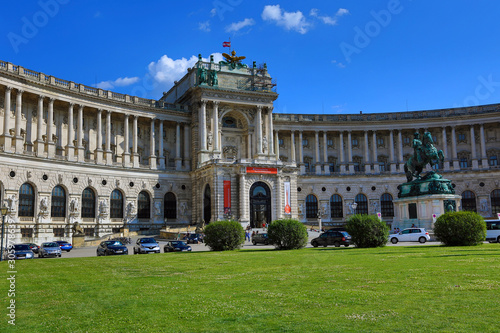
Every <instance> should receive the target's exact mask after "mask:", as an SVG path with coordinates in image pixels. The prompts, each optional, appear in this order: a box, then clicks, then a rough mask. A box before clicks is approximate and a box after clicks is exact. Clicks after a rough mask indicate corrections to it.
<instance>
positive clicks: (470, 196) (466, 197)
mask: <svg viewBox="0 0 500 333" xmlns="http://www.w3.org/2000/svg"><path fill="white" fill-rule="evenodd" d="M462 210H467V211H471V212H475V211H476V195H475V194H474V192H472V191H465V192H464V193H462Z"/></svg>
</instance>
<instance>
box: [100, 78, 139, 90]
mask: <svg viewBox="0 0 500 333" xmlns="http://www.w3.org/2000/svg"><path fill="white" fill-rule="evenodd" d="M139 80H140V79H139V78H138V77H120V78H118V79H116V80H114V81H102V82H99V83H97V84H95V85H94V86H95V87H96V88H100V89H104V90H110V89H113V88H115V87H126V86H129V85H131V84H134V83H136V82H138V81H139Z"/></svg>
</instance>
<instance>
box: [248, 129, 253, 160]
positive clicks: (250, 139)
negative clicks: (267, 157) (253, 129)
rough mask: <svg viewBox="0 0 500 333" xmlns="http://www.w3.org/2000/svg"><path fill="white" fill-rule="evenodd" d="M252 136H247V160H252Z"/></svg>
mask: <svg viewBox="0 0 500 333" xmlns="http://www.w3.org/2000/svg"><path fill="white" fill-rule="evenodd" d="M252 155H253V154H252V135H251V134H250V133H248V134H247V158H248V159H252Z"/></svg>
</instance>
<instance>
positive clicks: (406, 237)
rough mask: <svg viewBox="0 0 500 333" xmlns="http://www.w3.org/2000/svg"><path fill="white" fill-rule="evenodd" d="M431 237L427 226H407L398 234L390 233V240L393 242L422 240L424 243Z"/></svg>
mask: <svg viewBox="0 0 500 333" xmlns="http://www.w3.org/2000/svg"><path fill="white" fill-rule="evenodd" d="M430 239H431V237H430V236H429V233H428V232H427V231H426V230H425V228H407V229H403V230H402V231H401V232H400V233H398V234H391V235H389V240H390V241H391V243H392V244H396V243H397V242H420V243H422V244H423V243H425V242H427V241H428V240H430Z"/></svg>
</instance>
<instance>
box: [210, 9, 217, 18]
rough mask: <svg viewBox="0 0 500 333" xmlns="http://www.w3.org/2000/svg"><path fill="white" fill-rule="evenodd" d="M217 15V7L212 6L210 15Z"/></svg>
mask: <svg viewBox="0 0 500 333" xmlns="http://www.w3.org/2000/svg"><path fill="white" fill-rule="evenodd" d="M215 15H217V9H215V8H212V10H211V11H210V16H211V17H214V16H215Z"/></svg>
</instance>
